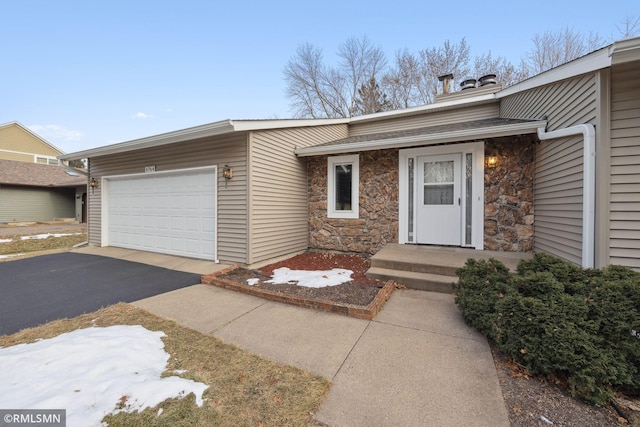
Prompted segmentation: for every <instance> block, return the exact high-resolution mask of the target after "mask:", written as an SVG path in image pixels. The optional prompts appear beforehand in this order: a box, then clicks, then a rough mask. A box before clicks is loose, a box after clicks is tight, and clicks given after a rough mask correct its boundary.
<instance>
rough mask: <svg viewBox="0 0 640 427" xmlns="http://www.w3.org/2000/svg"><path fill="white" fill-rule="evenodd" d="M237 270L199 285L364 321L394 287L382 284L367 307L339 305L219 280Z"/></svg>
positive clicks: (205, 278)
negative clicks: (211, 286) (216, 287)
mask: <svg viewBox="0 0 640 427" xmlns="http://www.w3.org/2000/svg"><path fill="white" fill-rule="evenodd" d="M237 268H240V266H239V265H232V266H230V267H227V268H225V269H223V270H220V271H216V272H215V273H212V274H207V275H206V276H202V278H201V279H200V283H202V284H203V285H214V286H218V287H220V288H224V289H231V290H234V291H238V292H242V293H244V294H248V295H253V296H257V297H260V298H264V299H267V300H270V301H275V302H281V303H284V304H290V305H295V306H298V307H306V308H311V309H314V310H319V311H326V312H330V313H338V314H342V315H345V316H350V317H356V318H358V319H365V320H373V318H374V317H376V314H378V312H379V311H380V309H381V308H382V306H383V305H384V303H385V302H386V301H387V300H388V299H389V297H390V296H391V293H392V292H393V290H394V289H395V286H396V284H395V283H394V282H393V281H387V282H384V283H383V286H382V289H380V291H378V293H377V294H376V296H375V298H374V299H373V301H371V302H370V303H369V304H368V305H367V306H361V305H353V304H341V303H334V302H330V301H320V300H315V299H310V298H301V297H298V296H295V295H286V294H280V293H277V292H273V291H269V290H266V289H260V288H258V287H252V286H245V285H242V284H240V283H236V282H232V281H231V280H226V279H221V278H219V276H222V275H224V274H227V273H229V272H231V271H233V270H235V269H237Z"/></svg>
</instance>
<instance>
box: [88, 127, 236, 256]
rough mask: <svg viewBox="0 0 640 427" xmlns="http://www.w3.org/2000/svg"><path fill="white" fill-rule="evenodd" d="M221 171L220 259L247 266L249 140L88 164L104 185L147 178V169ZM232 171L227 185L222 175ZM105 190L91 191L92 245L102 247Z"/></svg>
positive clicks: (192, 144) (218, 140)
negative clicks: (121, 178) (108, 180)
mask: <svg viewBox="0 0 640 427" xmlns="http://www.w3.org/2000/svg"><path fill="white" fill-rule="evenodd" d="M213 165H217V166H218V189H217V195H218V233H217V244H218V258H219V260H220V261H223V262H237V263H246V262H247V258H246V253H247V225H248V223H247V208H248V206H247V134H244V133H241V134H234V135H231V136H223V137H214V138H205V139H201V140H197V141H187V142H181V143H177V144H170V145H164V146H159V147H154V148H147V149H143V150H136V151H130V152H127V153H122V154H114V155H108V156H101V157H94V158H91V159H90V164H89V168H90V169H89V176H90V177H91V178H94V177H95V178H96V180H97V181H98V182H100V179H101V177H103V176H114V175H126V174H139V173H144V168H145V166H155V168H156V171H158V172H160V171H168V170H176V169H189V168H196V167H203V166H213ZM225 165H228V166H230V167H231V168H232V169H233V178H232V179H231V180H229V181H228V182H227V183H225V179H224V178H223V177H222V170H223V168H224V166H225ZM101 196H102V186H99V187H98V188H96V189H94V190H92V189H91V188H90V189H89V191H88V198H89V241H90V243H92V244H96V245H100V243H101V242H100V241H101V208H102V206H101Z"/></svg>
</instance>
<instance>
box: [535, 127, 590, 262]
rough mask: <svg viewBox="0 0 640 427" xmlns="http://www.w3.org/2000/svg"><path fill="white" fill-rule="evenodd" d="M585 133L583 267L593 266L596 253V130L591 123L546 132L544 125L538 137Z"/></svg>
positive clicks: (546, 137)
mask: <svg viewBox="0 0 640 427" xmlns="http://www.w3.org/2000/svg"><path fill="white" fill-rule="evenodd" d="M580 134H582V135H583V140H584V144H583V157H584V160H583V162H584V166H583V168H584V172H583V173H582V176H583V178H582V194H583V196H582V197H583V199H582V267H583V268H593V266H594V262H595V260H594V254H595V234H596V229H595V223H596V222H595V217H596V215H595V200H596V130H595V127H594V126H593V125H592V124H590V123H586V124H581V125H576V126H571V127H568V128H564V129H558V130H554V131H551V132H546V131H545V128H544V127H540V128H539V129H538V138H539V139H540V140H541V141H544V140H547V139H556V138H564V137H568V136H574V135H580Z"/></svg>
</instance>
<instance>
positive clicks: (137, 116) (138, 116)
mask: <svg viewBox="0 0 640 427" xmlns="http://www.w3.org/2000/svg"><path fill="white" fill-rule="evenodd" d="M152 117H153V116H152V115H151V114H146V113H143V112H142V111H140V112H138V113H135V114H134V115H133V116H131V118H132V119H150V118H152Z"/></svg>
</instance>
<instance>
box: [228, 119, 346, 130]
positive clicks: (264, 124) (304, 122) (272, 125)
mask: <svg viewBox="0 0 640 427" xmlns="http://www.w3.org/2000/svg"><path fill="white" fill-rule="evenodd" d="M349 121H350V119H274V120H231V121H230V123H231V124H232V125H233V128H234V129H235V130H236V131H251V130H269V129H283V128H298V127H310V126H325V125H340V124H348V123H349Z"/></svg>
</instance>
